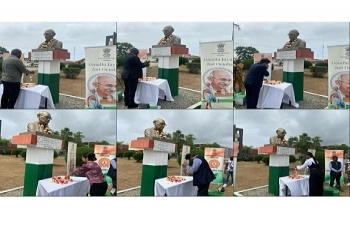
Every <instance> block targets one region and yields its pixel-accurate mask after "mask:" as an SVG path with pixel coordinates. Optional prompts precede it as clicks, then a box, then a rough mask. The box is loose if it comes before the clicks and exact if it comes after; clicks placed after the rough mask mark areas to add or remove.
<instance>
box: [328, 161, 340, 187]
mask: <svg viewBox="0 0 350 225" xmlns="http://www.w3.org/2000/svg"><path fill="white" fill-rule="evenodd" d="M329 170H330V172H329V173H330V174H329V175H330V186H331V187H333V185H334V180H335V181H336V183H337V184H336V186H335V187H336V188H337V189H339V190H341V186H340V178H341V175H342V170H343V166H342V163H341V162H339V161H338V157H337V156H333V161H330V162H329Z"/></svg>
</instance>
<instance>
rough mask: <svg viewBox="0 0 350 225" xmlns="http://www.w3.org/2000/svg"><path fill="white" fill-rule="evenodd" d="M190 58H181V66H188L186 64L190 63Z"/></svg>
mask: <svg viewBox="0 0 350 225" xmlns="http://www.w3.org/2000/svg"><path fill="white" fill-rule="evenodd" d="M188 62H189V61H188V58H185V57H180V58H179V66H181V65H186V63H188Z"/></svg>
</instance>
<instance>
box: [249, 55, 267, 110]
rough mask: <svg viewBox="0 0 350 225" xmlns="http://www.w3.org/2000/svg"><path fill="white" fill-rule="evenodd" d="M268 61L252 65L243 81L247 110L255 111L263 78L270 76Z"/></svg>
mask: <svg viewBox="0 0 350 225" xmlns="http://www.w3.org/2000/svg"><path fill="white" fill-rule="evenodd" d="M270 62H271V61H270V60H269V59H266V58H263V59H261V60H260V62H258V63H255V64H253V65H252V66H251V67H250V68H249V71H248V73H247V75H246V77H245V79H244V87H245V90H246V99H247V109H256V106H257V104H258V100H259V93H260V88H261V87H262V84H263V80H264V76H265V77H268V76H269V75H270V73H269V71H268V70H267V69H268V68H269V63H270Z"/></svg>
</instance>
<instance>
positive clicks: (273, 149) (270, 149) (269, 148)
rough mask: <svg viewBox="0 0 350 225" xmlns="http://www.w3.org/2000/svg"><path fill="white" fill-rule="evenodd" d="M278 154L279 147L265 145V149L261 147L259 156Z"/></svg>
mask: <svg viewBox="0 0 350 225" xmlns="http://www.w3.org/2000/svg"><path fill="white" fill-rule="evenodd" d="M276 152H277V146H276V145H265V146H263V147H259V154H260V153H267V154H270V153H276Z"/></svg>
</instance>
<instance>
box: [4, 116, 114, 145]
mask: <svg viewBox="0 0 350 225" xmlns="http://www.w3.org/2000/svg"><path fill="white" fill-rule="evenodd" d="M43 111H46V112H49V113H50V114H51V117H52V118H53V119H52V120H51V121H50V123H49V127H50V128H51V130H54V131H56V130H62V129H64V128H65V127H68V128H69V129H70V130H71V131H72V132H74V133H75V132H78V131H80V132H82V133H83V135H84V136H85V138H83V141H102V140H106V141H108V142H109V143H110V144H115V143H116V111H115V110H58V109H56V110H43ZM38 112H40V110H9V111H7V110H1V111H0V120H2V129H1V137H2V138H4V139H10V138H11V137H12V135H17V134H18V133H22V132H27V124H28V123H30V122H34V121H37V120H38V119H37V116H36V115H37V113H38ZM92 122H93V123H92Z"/></svg>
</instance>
